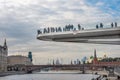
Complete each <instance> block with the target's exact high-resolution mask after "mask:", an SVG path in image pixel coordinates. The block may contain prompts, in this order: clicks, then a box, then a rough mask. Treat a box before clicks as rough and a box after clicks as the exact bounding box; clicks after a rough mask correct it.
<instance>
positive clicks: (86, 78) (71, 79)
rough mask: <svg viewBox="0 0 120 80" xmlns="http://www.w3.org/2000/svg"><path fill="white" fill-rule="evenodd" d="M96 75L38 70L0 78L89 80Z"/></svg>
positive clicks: (6, 79) (16, 79)
mask: <svg viewBox="0 0 120 80" xmlns="http://www.w3.org/2000/svg"><path fill="white" fill-rule="evenodd" d="M96 77H98V75H93V74H77V73H68V72H57V73H56V72H40V73H33V74H22V75H10V76H5V77H0V80H91V79H92V78H96Z"/></svg>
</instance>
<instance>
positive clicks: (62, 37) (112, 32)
mask: <svg viewBox="0 0 120 80" xmlns="http://www.w3.org/2000/svg"><path fill="white" fill-rule="evenodd" d="M37 39H39V40H44V41H56V42H79V43H98V44H116V45H120V27H119V26H118V27H114V28H100V29H86V30H76V31H67V32H56V33H45V34H38V35H37Z"/></svg>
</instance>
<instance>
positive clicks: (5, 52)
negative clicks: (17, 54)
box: [0, 39, 8, 72]
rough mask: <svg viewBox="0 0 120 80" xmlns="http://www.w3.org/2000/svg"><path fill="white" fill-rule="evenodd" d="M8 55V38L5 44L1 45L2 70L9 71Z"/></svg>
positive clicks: (0, 67)
mask: <svg viewBox="0 0 120 80" xmlns="http://www.w3.org/2000/svg"><path fill="white" fill-rule="evenodd" d="M7 56H8V47H7V43H6V39H5V41H4V45H3V46H1V45H0V72H6V71H7Z"/></svg>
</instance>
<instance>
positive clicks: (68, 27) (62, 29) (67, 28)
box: [38, 24, 84, 34]
mask: <svg viewBox="0 0 120 80" xmlns="http://www.w3.org/2000/svg"><path fill="white" fill-rule="evenodd" d="M76 30H84V28H83V27H81V25H80V24H78V27H77V28H76V27H74V25H73V24H69V25H66V26H65V27H47V28H43V29H40V30H38V34H44V33H53V32H66V31H76Z"/></svg>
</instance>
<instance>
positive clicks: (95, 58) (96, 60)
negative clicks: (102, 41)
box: [93, 49, 98, 64]
mask: <svg viewBox="0 0 120 80" xmlns="http://www.w3.org/2000/svg"><path fill="white" fill-rule="evenodd" d="M96 63H98V59H97V55H96V49H95V50H94V58H93V64H96Z"/></svg>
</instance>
